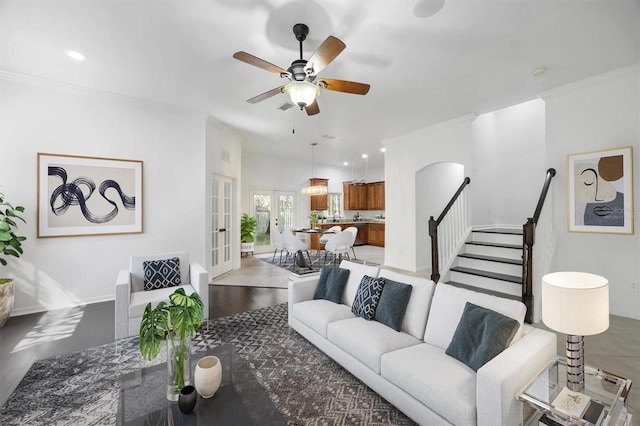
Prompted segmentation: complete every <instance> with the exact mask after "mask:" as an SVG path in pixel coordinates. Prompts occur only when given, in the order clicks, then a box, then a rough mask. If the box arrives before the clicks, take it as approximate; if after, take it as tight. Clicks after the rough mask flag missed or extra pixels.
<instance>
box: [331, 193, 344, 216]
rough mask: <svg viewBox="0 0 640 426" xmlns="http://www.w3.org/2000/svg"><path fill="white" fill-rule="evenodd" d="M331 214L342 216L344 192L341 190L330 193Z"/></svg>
mask: <svg viewBox="0 0 640 426" xmlns="http://www.w3.org/2000/svg"><path fill="white" fill-rule="evenodd" d="M328 201H329V216H330V217H331V216H333V215H336V216H340V206H341V205H342V194H341V193H339V192H330V193H329V200H328Z"/></svg>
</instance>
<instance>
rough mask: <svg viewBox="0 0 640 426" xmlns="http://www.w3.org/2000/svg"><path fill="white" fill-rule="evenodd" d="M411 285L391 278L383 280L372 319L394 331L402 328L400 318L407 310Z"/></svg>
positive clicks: (402, 317) (401, 318)
mask: <svg viewBox="0 0 640 426" xmlns="http://www.w3.org/2000/svg"><path fill="white" fill-rule="evenodd" d="M411 290H413V286H411V285H409V284H403V283H399V282H396V281H392V280H385V283H384V288H383V289H382V294H381V295H380V301H379V302H378V307H377V308H376V315H375V317H374V319H375V320H376V321H378V322H380V323H382V324H385V325H387V326H389V327H391V328H393V329H394V330H395V331H400V329H401V328H402V320H403V319H404V314H405V312H406V311H407V305H408V304H409V298H411Z"/></svg>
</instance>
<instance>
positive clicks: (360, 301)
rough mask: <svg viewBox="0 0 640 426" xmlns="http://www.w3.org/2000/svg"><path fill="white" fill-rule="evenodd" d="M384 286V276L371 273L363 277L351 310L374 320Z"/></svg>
mask: <svg viewBox="0 0 640 426" xmlns="http://www.w3.org/2000/svg"><path fill="white" fill-rule="evenodd" d="M383 288H384V278H375V277H370V276H369V275H365V276H364V277H362V280H361V281H360V286H358V291H357V292H356V297H355V299H354V300H353V305H352V306H351V312H353V313H354V314H356V315H357V316H359V317H362V318H364V319H366V320H372V319H373V316H374V315H375V314H376V307H377V306H378V302H379V301H380V295H381V294H382V289H383Z"/></svg>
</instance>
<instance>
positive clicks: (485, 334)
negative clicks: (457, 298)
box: [445, 302, 520, 371]
mask: <svg viewBox="0 0 640 426" xmlns="http://www.w3.org/2000/svg"><path fill="white" fill-rule="evenodd" d="M519 326H520V324H518V321H516V320H514V319H513V318H509V317H506V316H504V315H502V314H499V313H497V312H495V311H492V310H490V309H486V308H483V307H482V306H477V305H474V304H473V303H469V302H467V304H466V305H465V308H464V311H463V312H462V318H460V322H459V323H458V327H457V328H456V332H455V333H454V334H453V338H452V339H451V343H450V344H449V347H447V350H446V351H445V353H446V354H447V355H449V356H452V357H454V358H455V359H457V360H458V361H461V362H463V363H465V364H466V365H468V366H469V367H470V368H471V369H472V370H473V371H478V368H480V367H482V366H483V365H485V364H486V363H487V362H489V361H491V360H492V359H493V358H495V357H496V355H498V354H499V353H500V352H502V351H503V350H505V349H506V348H507V347H508V346H509V343H511V339H513V336H514V334H515V333H516V330H517V329H518V327H519Z"/></svg>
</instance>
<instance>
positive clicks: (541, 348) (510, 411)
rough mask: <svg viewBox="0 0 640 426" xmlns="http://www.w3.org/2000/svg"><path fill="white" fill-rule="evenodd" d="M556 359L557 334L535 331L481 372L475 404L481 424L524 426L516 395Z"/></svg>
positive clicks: (480, 370) (492, 361)
mask: <svg viewBox="0 0 640 426" xmlns="http://www.w3.org/2000/svg"><path fill="white" fill-rule="evenodd" d="M556 356H557V347H556V335H555V334H554V333H551V332H548V331H545V330H540V329H532V330H531V331H530V332H529V333H527V334H526V335H524V336H522V338H521V339H520V340H518V341H517V342H516V343H515V344H513V346H510V347H509V348H507V349H505V350H504V351H503V352H502V353H501V354H500V355H498V356H497V357H495V358H493V359H492V360H491V361H489V362H488V363H486V364H485V365H483V366H482V367H481V368H480V369H478V374H477V377H476V403H477V407H478V423H477V424H478V425H480V426H485V425H487V426H488V425H491V426H493V425H520V424H522V402H521V401H519V400H518V399H517V395H516V394H517V392H519V391H520V390H521V389H522V388H523V387H524V386H526V385H527V384H528V383H530V382H531V381H532V380H533V379H535V377H536V376H537V375H538V374H539V373H540V372H541V371H542V370H543V369H544V368H545V367H546V366H547V365H548V364H549V363H550V362H551V361H552V360H553V359H555V357H556Z"/></svg>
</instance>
